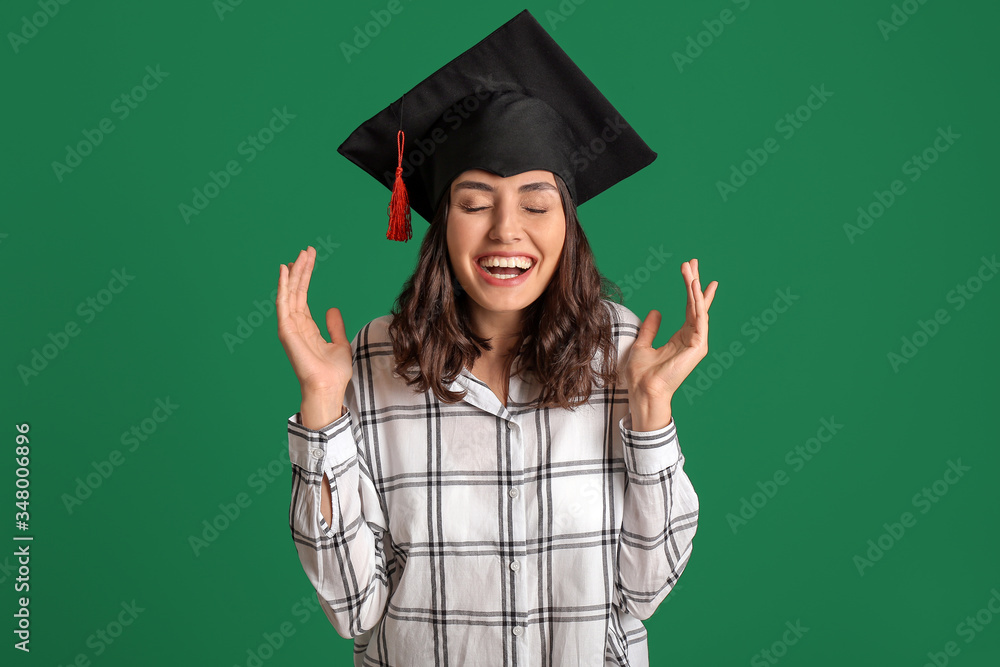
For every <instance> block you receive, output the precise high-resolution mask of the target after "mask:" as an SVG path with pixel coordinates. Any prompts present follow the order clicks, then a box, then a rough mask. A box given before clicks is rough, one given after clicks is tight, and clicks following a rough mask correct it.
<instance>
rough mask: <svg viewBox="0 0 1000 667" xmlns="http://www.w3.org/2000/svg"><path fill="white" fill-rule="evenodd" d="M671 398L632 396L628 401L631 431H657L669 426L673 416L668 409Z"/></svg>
mask: <svg viewBox="0 0 1000 667" xmlns="http://www.w3.org/2000/svg"><path fill="white" fill-rule="evenodd" d="M671 398H672V397H671V396H665V397H664V396H658V397H649V396H634V395H630V396H629V400H628V408H629V413H630V414H631V416H632V430H633V431H659V430H661V429H663V428H666V427H667V426H669V425H670V422H671V421H672V419H673V414H672V411H671V409H670V399H671Z"/></svg>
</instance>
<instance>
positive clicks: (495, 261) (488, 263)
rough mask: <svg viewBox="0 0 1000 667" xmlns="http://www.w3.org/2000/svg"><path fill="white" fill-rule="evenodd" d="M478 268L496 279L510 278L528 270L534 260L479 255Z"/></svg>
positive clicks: (533, 263) (532, 265)
mask: <svg viewBox="0 0 1000 667" xmlns="http://www.w3.org/2000/svg"><path fill="white" fill-rule="evenodd" d="M478 264H479V268H480V269H481V270H482V271H483V272H484V273H485V274H486V275H488V276H490V277H491V278H494V279H496V280H512V279H514V278H518V277H520V276H522V275H524V274H525V273H527V272H528V271H530V270H531V269H532V268H533V267H534V265H535V261H534V260H533V259H532V258H530V257H481V258H480V259H479V262H478Z"/></svg>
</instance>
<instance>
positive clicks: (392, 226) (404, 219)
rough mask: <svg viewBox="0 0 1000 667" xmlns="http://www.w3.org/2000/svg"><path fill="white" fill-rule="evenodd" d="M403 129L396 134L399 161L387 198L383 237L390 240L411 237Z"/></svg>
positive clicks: (402, 239) (403, 239)
mask: <svg viewBox="0 0 1000 667" xmlns="http://www.w3.org/2000/svg"><path fill="white" fill-rule="evenodd" d="M403 140H404V135H403V131H402V130H400V131H399V132H398V133H397V134H396V147H397V148H398V149H399V161H398V162H397V166H396V181H395V182H394V183H393V184H392V199H390V200H389V229H388V231H386V233H385V237H386V238H387V239H390V240H392V241H409V240H410V239H411V238H412V237H413V231H412V229H411V227H410V197H409V195H408V194H407V192H406V185H405V184H404V183H403Z"/></svg>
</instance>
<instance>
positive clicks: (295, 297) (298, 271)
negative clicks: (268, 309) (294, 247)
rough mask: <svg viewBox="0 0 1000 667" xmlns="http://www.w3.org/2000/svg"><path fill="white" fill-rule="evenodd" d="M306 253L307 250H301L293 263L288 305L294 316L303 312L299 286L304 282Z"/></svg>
mask: <svg viewBox="0 0 1000 667" xmlns="http://www.w3.org/2000/svg"><path fill="white" fill-rule="evenodd" d="M305 252H306V251H305V250H300V251H299V256H298V257H296V258H295V261H294V262H292V271H291V274H290V276H291V279H290V280H289V282H288V303H289V305H290V306H291V312H292V313H293V314H294V313H301V312H302V311H303V307H302V302H303V299H302V293H301V292H300V291H299V284H300V283H301V282H302V274H303V271H304V269H305V265H306V263H307V262H306V261H305Z"/></svg>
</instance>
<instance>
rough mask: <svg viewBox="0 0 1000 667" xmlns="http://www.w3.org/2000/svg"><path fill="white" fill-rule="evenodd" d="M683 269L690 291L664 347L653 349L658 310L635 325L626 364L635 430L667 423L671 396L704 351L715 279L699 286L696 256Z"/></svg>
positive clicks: (649, 429) (657, 328) (685, 263)
mask: <svg viewBox="0 0 1000 667" xmlns="http://www.w3.org/2000/svg"><path fill="white" fill-rule="evenodd" d="M681 274H682V275H683V276H684V282H685V283H686V284H687V295H688V298H687V317H686V319H685V321H684V325H683V326H682V327H681V328H680V329H678V331H677V333H675V334H674V335H673V336H671V337H670V340H668V341H667V342H666V344H665V345H664V346H663V347H661V348H659V349H654V348H653V340H654V339H655V338H656V333H657V331H659V329H660V321H661V319H662V318H661V315H660V312H659V311H657V310H651V311H650V312H649V315H647V316H646V319H645V320H644V321H643V323H642V326H640V327H639V334H638V336H637V337H636V339H635V342H634V343H633V344H632V348H631V351H630V352H629V356H628V361H627V362H626V365H625V375H626V380H627V382H628V387H629V407H630V410H631V412H632V422H633V428H634V429H635V430H638V431H651V430H656V429H659V428H662V427H664V426H666V425H667V424H669V422H670V419H671V417H670V399H671V398H672V397H673V395H674V393H675V392H676V391H677V389H678V387H680V385H681V383H682V382H683V381H684V378H686V377H687V376H688V375H689V374H690V373H691V371H693V370H694V367H695V366H697V365H698V362H700V361H701V360H702V359H704V358H705V355H706V354H708V309H709V307H711V305H712V300H713V299H714V298H715V291H716V289H717V288H718V286H719V283H718V281H712V283H711V284H709V286H708V288H707V289H705V291H704V292H702V291H701V280H700V279H699V277H698V260H697V259H692V260H691V261H690V262H684V263H683V264H681Z"/></svg>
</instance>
